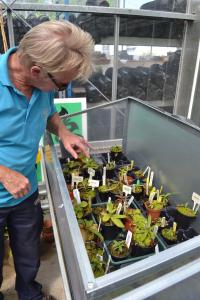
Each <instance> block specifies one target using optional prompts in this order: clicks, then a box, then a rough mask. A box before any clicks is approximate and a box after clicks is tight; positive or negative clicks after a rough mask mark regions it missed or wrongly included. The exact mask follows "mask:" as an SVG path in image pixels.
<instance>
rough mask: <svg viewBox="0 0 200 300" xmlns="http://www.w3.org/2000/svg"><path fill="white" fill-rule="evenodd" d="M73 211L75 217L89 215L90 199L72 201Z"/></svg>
mask: <svg viewBox="0 0 200 300" xmlns="http://www.w3.org/2000/svg"><path fill="white" fill-rule="evenodd" d="M74 211H75V214H76V217H77V219H82V218H86V217H90V214H91V212H92V205H91V200H89V201H81V203H74Z"/></svg>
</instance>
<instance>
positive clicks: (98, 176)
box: [82, 157, 102, 180]
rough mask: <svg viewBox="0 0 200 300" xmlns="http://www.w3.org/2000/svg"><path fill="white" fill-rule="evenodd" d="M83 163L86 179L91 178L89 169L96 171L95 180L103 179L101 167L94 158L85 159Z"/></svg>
mask: <svg viewBox="0 0 200 300" xmlns="http://www.w3.org/2000/svg"><path fill="white" fill-rule="evenodd" d="M82 163H83V170H84V175H85V177H89V173H88V169H89V168H91V169H93V170H95V176H94V179H98V180H99V179H101V177H102V172H101V166H100V165H99V164H98V163H97V162H96V161H95V160H94V159H92V158H88V157H85V158H84V159H83V160H82Z"/></svg>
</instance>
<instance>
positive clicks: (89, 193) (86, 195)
mask: <svg viewBox="0 0 200 300" xmlns="http://www.w3.org/2000/svg"><path fill="white" fill-rule="evenodd" d="M80 197H81V200H84V201H89V200H91V201H92V203H95V201H94V200H95V198H96V190H92V188H88V189H87V190H86V191H81V192H80Z"/></svg>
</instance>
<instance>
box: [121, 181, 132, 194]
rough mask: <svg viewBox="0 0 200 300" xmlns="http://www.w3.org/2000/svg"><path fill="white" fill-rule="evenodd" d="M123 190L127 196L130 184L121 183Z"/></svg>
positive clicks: (129, 192) (129, 191)
mask: <svg viewBox="0 0 200 300" xmlns="http://www.w3.org/2000/svg"><path fill="white" fill-rule="evenodd" d="M123 192H124V193H125V195H126V196H127V195H128V194H131V186H128V185H125V184H123Z"/></svg>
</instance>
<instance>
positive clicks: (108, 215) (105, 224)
mask: <svg viewBox="0 0 200 300" xmlns="http://www.w3.org/2000/svg"><path fill="white" fill-rule="evenodd" d="M116 210H117V207H115V206H114V204H113V203H112V202H109V203H107V205H106V210H104V211H102V212H101V221H102V225H101V228H102V234H103V236H104V238H105V239H106V240H113V239H114V238H115V237H116V236H117V235H118V234H119V232H120V231H121V229H122V228H124V224H123V223H122V221H121V219H124V218H125V217H126V216H125V215H121V214H117V213H116Z"/></svg>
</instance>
